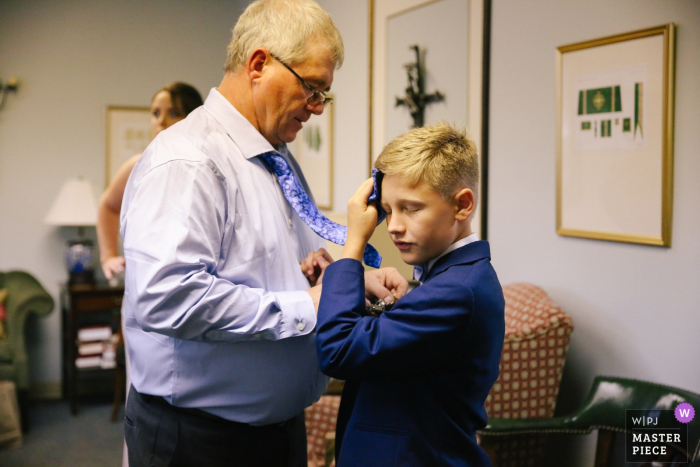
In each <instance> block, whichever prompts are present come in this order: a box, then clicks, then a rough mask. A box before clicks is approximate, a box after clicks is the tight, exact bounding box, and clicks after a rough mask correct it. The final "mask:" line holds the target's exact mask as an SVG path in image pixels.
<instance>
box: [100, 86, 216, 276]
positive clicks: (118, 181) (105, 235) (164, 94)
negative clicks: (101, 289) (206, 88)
mask: <svg viewBox="0 0 700 467" xmlns="http://www.w3.org/2000/svg"><path fill="white" fill-rule="evenodd" d="M202 103H203V102H202V96H200V94H199V92H198V91H197V90H196V89H195V88H194V87H192V86H190V85H189V84H186V83H181V82H175V83H170V84H166V85H165V86H163V88H162V89H160V90H159V91H158V92H157V93H156V94H155V95H154V96H153V99H152V100H151V131H152V136H153V138H155V137H156V135H157V134H158V133H160V132H161V131H163V130H165V129H166V128H168V127H169V126H170V125H172V124H173V123H176V122H179V121H180V120H182V119H184V118H185V117H186V116H187V115H188V114H189V113H190V112H192V111H193V110H194V109H196V108H197V107H199V106H200V105H202ZM139 157H141V154H136V155H135V156H132V157H130V158H129V159H128V160H127V161H126V162H124V164H123V165H122V166H121V167H120V168H119V170H118V171H117V173H116V175H115V176H114V178H113V179H112V181H111V182H110V184H109V186H108V187H107V189H106V190H105V192H104V193H103V194H102V196H101V197H100V202H99V205H98V213H97V241H98V243H99V245H100V263H101V264H102V271H103V272H104V275H105V278H106V279H107V280H109V281H111V280H112V278H113V277H114V275H115V274H119V273H121V272H123V271H124V265H125V261H124V257H123V256H121V255H119V247H118V245H119V241H118V235H119V214H120V212H121V209H122V198H123V196H124V188H125V187H126V181H127V180H128V179H129V175H130V174H131V171H132V169H133V168H134V165H136V161H138V160H139Z"/></svg>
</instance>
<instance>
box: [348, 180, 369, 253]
mask: <svg viewBox="0 0 700 467" xmlns="http://www.w3.org/2000/svg"><path fill="white" fill-rule="evenodd" d="M373 188H374V181H373V180H372V179H371V178H370V179H368V180H365V181H364V182H363V183H362V185H360V188H358V189H357V191H356V192H355V194H354V195H352V198H350V201H348V236H347V238H346V239H345V247H344V248H343V258H352V259H356V260H358V261H362V255H363V254H364V251H365V246H366V245H367V242H368V241H369V238H370V237H371V236H372V233H373V232H374V229H375V228H376V227H377V208H376V207H375V206H374V204H369V205H368V204H367V198H369V195H370V194H372V189H373Z"/></svg>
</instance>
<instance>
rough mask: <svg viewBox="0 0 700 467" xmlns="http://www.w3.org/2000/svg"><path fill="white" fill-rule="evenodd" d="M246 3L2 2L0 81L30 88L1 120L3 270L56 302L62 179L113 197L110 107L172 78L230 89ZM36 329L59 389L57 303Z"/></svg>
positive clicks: (42, 369) (39, 378)
mask: <svg viewBox="0 0 700 467" xmlns="http://www.w3.org/2000/svg"><path fill="white" fill-rule="evenodd" d="M245 4H247V2H246V1H244V0H232V1H227V2H223V1H218V0H208V1H205V0H200V1H198V2H188V1H187V0H173V1H166V0H150V1H149V2H140V1H135V0H132V1H125V2H112V1H109V0H94V1H90V2H85V1H81V0H61V1H60V2H55V1H52V0H3V1H2V2H0V44H1V45H2V46H1V47H0V77H2V78H3V79H7V78H8V77H10V76H16V77H18V78H19V79H20V88H19V91H18V93H17V94H11V95H9V96H8V98H7V103H6V105H5V108H4V109H3V110H1V111H0V219H2V220H3V223H2V224H3V227H2V228H1V229H0V270H9V269H14V268H20V269H25V270H27V271H29V272H31V273H33V274H34V275H35V276H36V277H37V278H38V279H39V280H40V282H42V284H43V285H44V287H46V289H47V290H48V291H49V293H51V295H53V296H54V298H55V299H56V301H57V303H58V291H59V284H60V283H61V282H63V281H65V279H66V278H67V274H66V272H65V269H64V265H63V259H62V254H63V246H64V242H65V241H66V240H67V239H68V238H70V237H72V236H75V233H76V231H75V230H70V229H66V230H67V231H61V230H60V229H57V228H53V227H49V226H45V225H44V224H43V222H42V221H43V218H44V216H45V215H46V213H47V212H48V209H49V207H50V206H51V202H52V200H53V198H54V197H55V196H56V194H57V193H58V190H59V188H60V186H61V184H62V183H63V181H64V180H66V179H68V178H71V177H75V176H77V175H84V176H85V177H87V178H88V179H90V180H92V181H93V182H94V183H95V186H96V188H97V189H98V190H99V191H101V190H102V189H103V188H104V171H105V167H104V164H105V139H104V138H105V108H106V106H107V105H141V106H147V105H149V104H150V99H151V97H152V95H153V94H154V93H155V91H156V90H158V89H159V88H160V87H161V86H162V85H163V84H165V83H166V82H169V81H174V80H180V81H185V82H189V83H191V84H193V85H194V86H196V87H197V88H198V89H199V90H200V92H201V93H202V94H203V97H205V98H206V95H207V93H208V92H209V89H210V88H211V87H214V86H217V85H218V84H219V82H220V81H221V77H222V76H223V71H222V67H223V63H224V60H225V57H226V46H227V44H228V42H229V41H230V37H231V32H230V31H231V28H232V27H233V25H234V23H235V21H236V19H237V18H238V16H239V15H240V13H241V12H242V10H243V8H244V6H245ZM92 235H93V236H94V229H92ZM29 328H30V329H29V335H28V337H29V343H28V345H29V348H30V356H29V357H30V365H31V379H32V382H33V383H34V385H35V387H36V385H39V386H41V385H42V384H44V385H46V384H52V383H54V384H53V386H52V388H55V387H57V385H56V384H55V383H57V382H58V381H60V379H61V364H60V361H61V360H60V359H61V350H60V349H61V340H60V339H61V337H60V330H61V320H60V310H59V308H58V305H57V306H56V309H55V311H54V313H53V314H51V315H50V316H49V317H47V318H46V319H41V320H32V321H31V322H30V323H29ZM52 390H53V389H52Z"/></svg>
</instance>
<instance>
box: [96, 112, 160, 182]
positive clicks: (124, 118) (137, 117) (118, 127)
mask: <svg viewBox="0 0 700 467" xmlns="http://www.w3.org/2000/svg"><path fill="white" fill-rule="evenodd" d="M106 139H107V157H106V161H105V186H107V185H109V183H110V182H111V181H112V178H114V175H115V174H116V173H117V170H119V167H121V166H122V164H123V163H124V162H125V161H126V160H127V159H129V158H130V157H131V156H134V155H136V154H141V153H142V152H143V151H144V150H145V149H146V146H148V143H150V142H151V109H150V108H149V107H119V106H109V107H107V131H106Z"/></svg>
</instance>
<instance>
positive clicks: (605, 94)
mask: <svg viewBox="0 0 700 467" xmlns="http://www.w3.org/2000/svg"><path fill="white" fill-rule="evenodd" d="M556 75H557V76H556V93H557V129H556V135H557V145H556V147H557V186H556V190H557V208H556V209H557V216H556V223H557V225H556V231H557V234H559V235H564V236H571V237H582V238H590V239H598V240H609V241H617V242H629V243H640V244H646V245H657V246H665V247H670V246H671V233H672V217H673V128H674V120H673V117H674V95H675V87H674V82H675V25H674V24H672V23H670V24H665V25H662V26H657V27H652V28H647V29H642V30H639V31H633V32H629V33H624V34H618V35H614V36H609V37H604V38H601V39H595V40H590V41H585V42H579V43H575V44H569V45H565V46H561V47H559V48H557V52H556Z"/></svg>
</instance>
